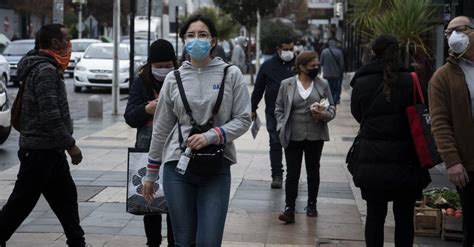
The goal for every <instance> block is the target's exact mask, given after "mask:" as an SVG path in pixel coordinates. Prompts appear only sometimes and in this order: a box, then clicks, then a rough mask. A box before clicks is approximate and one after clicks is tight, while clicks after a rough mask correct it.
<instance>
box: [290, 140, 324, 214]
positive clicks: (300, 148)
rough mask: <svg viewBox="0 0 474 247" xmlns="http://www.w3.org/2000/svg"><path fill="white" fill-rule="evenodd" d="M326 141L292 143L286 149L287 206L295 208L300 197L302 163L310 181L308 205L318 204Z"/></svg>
mask: <svg viewBox="0 0 474 247" xmlns="http://www.w3.org/2000/svg"><path fill="white" fill-rule="evenodd" d="M323 146H324V141H308V140H304V141H290V143H289V144H288V147H287V148H285V157H286V163H287V168H286V169H287V173H286V181H285V193H286V199H285V202H286V206H288V207H295V202H296V197H298V182H299V180H300V174H301V163H302V160H303V152H304V159H305V163H306V174H307V180H308V203H316V199H317V197H318V191H319V180H320V178H319V168H320V164H319V161H320V159H321V152H322V150H323Z"/></svg>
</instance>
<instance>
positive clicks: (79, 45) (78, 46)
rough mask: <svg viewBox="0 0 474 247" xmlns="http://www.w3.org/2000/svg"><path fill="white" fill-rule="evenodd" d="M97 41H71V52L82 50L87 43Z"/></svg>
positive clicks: (85, 47) (87, 45)
mask: <svg viewBox="0 0 474 247" xmlns="http://www.w3.org/2000/svg"><path fill="white" fill-rule="evenodd" d="M93 43H97V42H73V43H72V51H73V52H84V51H85V50H86V49H87V47H89V45H91V44H93Z"/></svg>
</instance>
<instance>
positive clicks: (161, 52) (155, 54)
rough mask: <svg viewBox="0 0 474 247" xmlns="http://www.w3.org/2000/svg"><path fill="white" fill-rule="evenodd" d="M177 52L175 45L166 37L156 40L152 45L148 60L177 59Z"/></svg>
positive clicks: (151, 61) (152, 61) (153, 61)
mask: <svg viewBox="0 0 474 247" xmlns="http://www.w3.org/2000/svg"><path fill="white" fill-rule="evenodd" d="M175 60H176V54H175V51H174V48H173V45H172V44H171V43H170V42H169V41H167V40H164V39H158V40H155V41H154V42H153V43H152V44H151V46H150V56H149V57H148V62H150V63H155V62H166V61H175Z"/></svg>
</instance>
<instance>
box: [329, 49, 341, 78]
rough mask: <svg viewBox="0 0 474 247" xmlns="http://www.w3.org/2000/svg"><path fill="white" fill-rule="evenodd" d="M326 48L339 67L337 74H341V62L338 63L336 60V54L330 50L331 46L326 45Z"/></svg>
mask: <svg viewBox="0 0 474 247" xmlns="http://www.w3.org/2000/svg"><path fill="white" fill-rule="evenodd" d="M328 50H329V52H330V53H331V55H332V57H333V58H334V60H335V61H336V64H337V68H338V69H339V74H341V75H342V74H343V71H342V68H341V67H342V66H341V64H340V63H339V60H337V58H336V55H334V53H333V52H332V50H331V47H328Z"/></svg>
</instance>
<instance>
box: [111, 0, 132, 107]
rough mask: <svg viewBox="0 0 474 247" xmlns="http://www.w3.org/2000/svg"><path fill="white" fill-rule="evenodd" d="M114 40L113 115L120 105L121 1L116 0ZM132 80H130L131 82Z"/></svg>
mask: <svg viewBox="0 0 474 247" xmlns="http://www.w3.org/2000/svg"><path fill="white" fill-rule="evenodd" d="M113 23H114V24H113V30H114V31H113V40H114V51H113V58H114V67H113V73H114V74H113V79H112V100H113V102H112V114H114V115H117V114H118V103H119V94H120V88H119V83H120V82H119V69H120V68H119V57H118V54H119V37H120V0H114V18H113ZM130 79H132V78H129V80H130Z"/></svg>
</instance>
